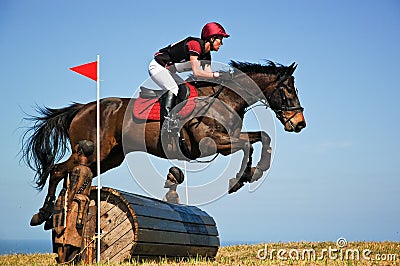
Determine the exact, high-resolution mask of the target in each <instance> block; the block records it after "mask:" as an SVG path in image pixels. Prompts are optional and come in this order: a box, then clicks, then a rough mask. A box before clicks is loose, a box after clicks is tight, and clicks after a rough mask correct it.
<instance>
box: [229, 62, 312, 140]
mask: <svg viewBox="0 0 400 266" xmlns="http://www.w3.org/2000/svg"><path fill="white" fill-rule="evenodd" d="M231 66H232V67H234V68H237V69H239V70H240V71H242V72H244V73H246V74H247V75H248V76H249V77H250V78H251V79H252V80H254V82H255V83H256V84H257V86H258V87H259V88H260V89H261V91H262V94H263V95H259V99H262V98H264V97H265V99H266V100H267V102H268V105H269V106H270V107H271V109H272V110H273V111H274V112H275V114H276V116H277V118H278V119H279V121H281V123H282V125H283V126H284V128H285V130H286V131H289V132H296V133H298V132H300V131H301V130H302V129H303V128H305V127H306V121H305V119H304V115H303V110H304V108H303V107H302V106H301V104H300V100H299V97H298V94H297V89H296V86H295V84H294V77H293V72H294V71H295V70H296V67H297V65H295V63H293V64H291V65H290V66H288V67H286V66H282V65H278V66H277V65H275V64H274V63H273V62H270V61H268V64H266V65H260V64H252V63H241V62H234V61H232V62H231ZM263 96H264V97H263Z"/></svg>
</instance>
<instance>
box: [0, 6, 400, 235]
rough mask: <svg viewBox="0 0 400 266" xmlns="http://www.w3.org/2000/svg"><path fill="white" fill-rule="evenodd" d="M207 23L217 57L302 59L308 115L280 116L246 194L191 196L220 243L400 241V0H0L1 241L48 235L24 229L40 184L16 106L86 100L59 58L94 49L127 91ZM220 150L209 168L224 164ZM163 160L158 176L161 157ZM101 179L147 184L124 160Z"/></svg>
mask: <svg viewBox="0 0 400 266" xmlns="http://www.w3.org/2000/svg"><path fill="white" fill-rule="evenodd" d="M209 21H218V22H220V23H221V24H222V25H224V27H225V28H226V30H227V31H228V32H229V33H230V34H231V37H230V38H229V39H227V40H226V41H224V45H223V47H222V48H221V50H220V51H219V52H218V53H215V54H213V59H214V60H216V61H219V62H223V63H228V62H229V60H231V59H234V60H241V61H249V62H256V63H257V62H258V63H262V62H263V60H265V59H269V60H272V61H276V62H279V63H281V64H285V65H289V64H290V63H292V62H297V63H298V68H297V70H296V72H295V74H294V75H295V77H296V85H297V87H298V89H299V95H300V100H301V103H302V105H303V106H304V107H305V112H304V114H305V117H306V120H307V123H308V125H307V128H306V129H305V130H303V132H302V133H301V134H293V133H286V132H284V131H283V127H282V125H281V124H280V123H279V122H277V121H276V124H277V126H276V137H275V143H276V149H275V157H274V161H273V164H272V167H271V169H270V171H269V174H268V176H267V178H266V180H265V181H264V182H263V183H262V185H261V186H260V187H259V188H258V189H257V190H256V191H254V192H249V191H248V189H242V190H241V191H239V192H238V193H236V194H233V195H229V196H224V197H222V198H220V199H218V200H216V201H212V202H211V203H209V204H206V205H202V206H201V208H202V209H203V210H205V211H207V212H208V213H209V214H211V215H212V216H213V217H214V218H215V220H216V222H217V225H218V229H219V232H220V236H221V239H222V240H223V241H228V240H234V241H242V242H246V241H259V242H268V241H301V240H306V241H323V240H329V241H335V240H336V239H337V238H338V237H341V236H342V237H346V238H347V239H348V240H349V241H354V240H394V241H400V228H399V225H398V224H399V223H398V221H399V219H400V207H399V202H400V168H399V158H400V157H399V155H398V151H399V149H400V144H399V141H398V132H399V130H400V126H399V123H398V122H397V120H398V117H399V110H398V99H399V98H400V92H399V89H400V86H399V85H398V77H399V74H400V73H399V72H400V71H399V66H398V64H399V62H400V52H399V50H398V46H399V43H400V30H399V25H400V4H399V2H398V1H389V0H387V1H311V0H310V1H246V2H230V3H229V4H228V3H223V2H222V1H210V2H208V1H202V2H201V5H198V6H192V7H189V6H188V5H187V2H185V1H177V2H174V3H169V4H165V3H162V2H159V3H154V2H148V1H140V3H135V2H134V1H118V2H113V3H112V4H111V2H109V1H57V2H55V1H47V0H44V1H7V0H5V1H1V3H0V34H1V38H0V54H1V56H0V58H1V64H0V73H1V78H0V89H1V92H2V94H3V101H2V104H1V105H0V108H1V113H2V119H1V121H2V123H1V125H0V127H1V138H0V141H1V148H2V149H1V152H0V167H1V170H2V175H1V178H0V210H1V211H2V213H3V215H2V219H1V222H0V225H1V226H0V240H2V239H3V240H4V239H50V233H49V232H45V231H43V229H42V227H35V228H33V227H30V226H29V220H30V218H31V215H32V214H34V213H35V212H36V211H37V209H38V208H39V207H40V206H41V205H42V203H43V200H44V197H45V195H46V193H45V192H41V193H38V192H37V191H36V190H35V189H34V187H33V182H32V180H33V175H34V174H33V172H32V171H31V170H30V169H28V168H27V167H26V166H25V165H24V164H22V163H20V161H19V159H20V156H19V154H18V152H19V150H20V148H21V136H22V134H23V127H25V126H29V125H30V124H29V123H26V122H24V121H23V117H25V114H24V112H26V113H29V114H34V110H33V106H35V105H36V104H37V105H39V106H49V107H53V108H57V107H64V106H66V105H68V104H69V103H71V102H82V103H86V102H90V101H93V100H95V97H96V92H95V83H93V82H92V81H90V80H88V79H85V78H83V77H80V76H78V75H76V74H75V73H73V72H71V71H69V70H68V68H69V67H72V66H76V65H79V64H83V63H87V62H90V61H94V60H95V59H96V55H97V54H100V55H101V60H102V61H101V62H102V63H101V75H102V80H103V82H102V83H101V86H102V87H101V88H102V91H101V96H102V97H109V96H117V97H131V96H132V95H133V94H134V92H135V91H136V89H137V88H138V86H139V85H140V84H141V83H142V82H144V81H145V80H146V79H147V78H148V73H147V66H148V63H149V62H150V60H151V59H152V55H153V53H154V52H155V51H157V50H158V49H159V48H161V47H164V46H165V45H167V44H169V43H172V42H175V41H178V40H180V39H182V38H184V37H186V36H189V35H192V36H198V35H199V34H200V30H201V27H202V26H203V25H204V24H205V23H206V22H209ZM271 134H273V133H272V132H271ZM258 148H259V147H258ZM138 160H140V159H138ZM227 160H229V159H226V158H218V159H217V160H216V162H215V164H216V166H219V167H224V165H225V163H226V162H227ZM255 160H256V159H255ZM139 162H140V161H139ZM139 164H140V163H139ZM156 164H157V163H156ZM159 165H160V166H161V168H162V169H158V171H160V172H165V171H166V169H165V168H166V167H168V164H167V163H165V162H160V164H159ZM164 167H165V168H164ZM210 169H212V167H210ZM138 171H139V173H143V175H145V174H146V172H145V169H143V170H142V172H140V171H141V170H138ZM213 174H217V173H213V172H212V171H211V172H207V175H213ZM231 177H232V176H222V177H221V178H224V179H226V182H227V180H228V179H229V178H231ZM148 178H149V179H151V178H153V177H151V176H149V177H148ZM154 178H155V179H154V180H155V182H154V185H155V186H160V187H161V186H162V184H161V182H162V181H160V180H159V179H157V177H154ZM199 178H201V177H199ZM102 183H103V185H104V186H111V187H115V188H119V189H122V190H125V191H129V192H134V193H140V194H145V192H144V191H143V190H142V189H141V188H140V187H139V186H138V185H137V183H136V182H135V181H134V180H133V178H132V177H131V176H130V172H129V169H128V167H127V165H126V163H124V164H123V165H122V166H121V167H119V168H118V169H114V170H112V171H110V172H109V173H107V174H106V175H104V177H103V179H102ZM46 188H47V187H46ZM162 192H163V193H164V192H165V191H162ZM160 193H161V192H160Z"/></svg>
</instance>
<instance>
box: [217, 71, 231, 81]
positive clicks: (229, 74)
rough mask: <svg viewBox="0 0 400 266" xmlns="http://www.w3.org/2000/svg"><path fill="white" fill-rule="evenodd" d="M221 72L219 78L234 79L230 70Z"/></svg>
mask: <svg viewBox="0 0 400 266" xmlns="http://www.w3.org/2000/svg"><path fill="white" fill-rule="evenodd" d="M218 73H219V79H221V80H226V81H229V80H232V79H233V75H232V74H231V73H230V72H218Z"/></svg>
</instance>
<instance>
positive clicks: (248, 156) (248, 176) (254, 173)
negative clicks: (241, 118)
mask: <svg viewBox="0 0 400 266" xmlns="http://www.w3.org/2000/svg"><path fill="white" fill-rule="evenodd" d="M240 139H241V140H242V141H244V142H245V143H246V144H245V145H244V149H243V150H244V155H245V156H244V157H243V161H242V167H241V169H240V171H239V173H238V174H237V175H236V178H232V179H230V180H229V193H233V192H236V191H237V190H238V189H240V188H241V187H243V185H244V183H245V182H250V183H252V182H255V181H257V180H259V179H260V178H261V177H262V175H263V174H264V172H265V171H267V170H268V169H269V167H270V165H271V147H270V144H271V138H270V137H269V136H268V134H267V133H266V132H264V131H257V132H242V133H240ZM259 141H261V143H262V149H261V158H260V161H259V162H258V163H257V166H256V167H252V154H253V146H252V145H253V144H254V143H256V142H259ZM247 147H249V148H247ZM246 160H247V163H246Z"/></svg>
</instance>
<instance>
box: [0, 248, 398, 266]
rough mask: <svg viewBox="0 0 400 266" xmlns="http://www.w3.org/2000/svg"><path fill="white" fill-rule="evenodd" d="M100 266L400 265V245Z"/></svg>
mask: <svg viewBox="0 0 400 266" xmlns="http://www.w3.org/2000/svg"><path fill="white" fill-rule="evenodd" d="M55 257H56V255H55V254H29V255H27V254H14V255H3V256H0V265H56V261H55ZM99 265H367V266H368V265H400V242H350V243H347V245H345V246H344V245H343V247H339V246H337V244H336V243H334V242H291V243H266V244H257V245H237V246H228V247H221V248H220V250H219V252H218V254H217V257H216V258H215V260H213V261H211V260H207V259H201V258H192V259H188V260H186V261H182V260H181V261H175V260H168V259H161V260H158V261H156V260H145V261H135V260H132V261H130V262H123V263H121V264H115V263H114V264H108V263H102V264H99Z"/></svg>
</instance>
